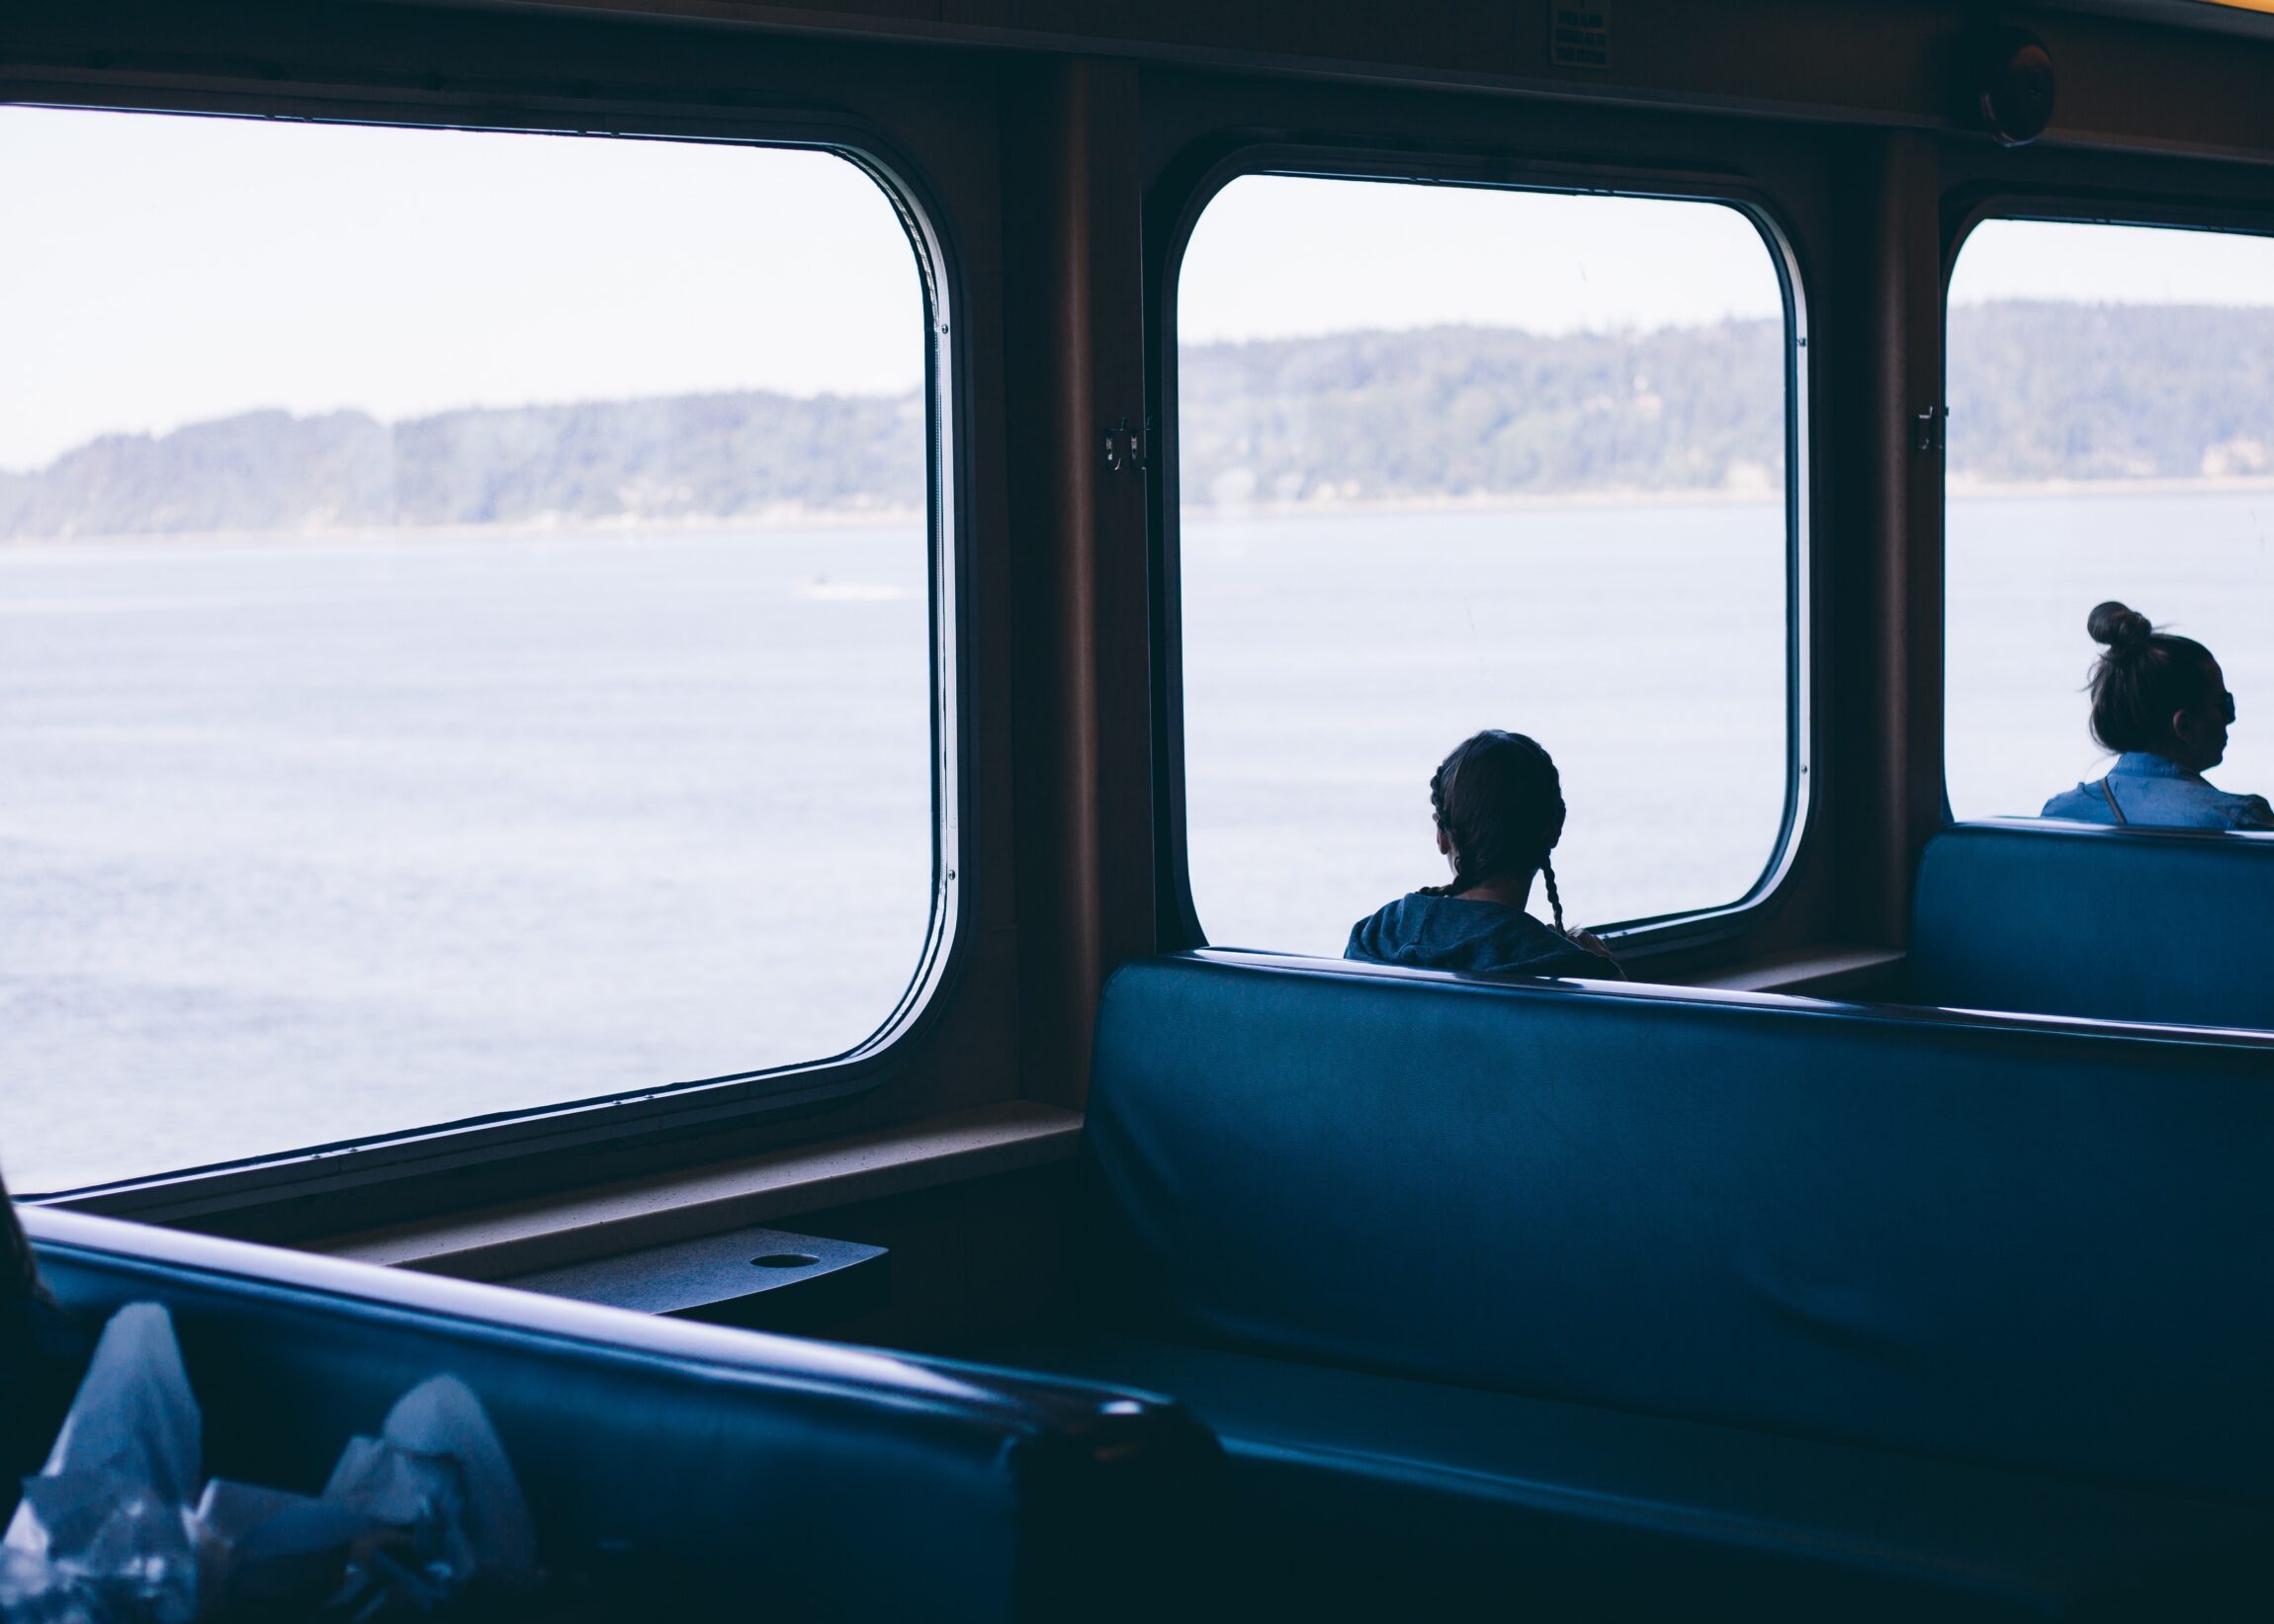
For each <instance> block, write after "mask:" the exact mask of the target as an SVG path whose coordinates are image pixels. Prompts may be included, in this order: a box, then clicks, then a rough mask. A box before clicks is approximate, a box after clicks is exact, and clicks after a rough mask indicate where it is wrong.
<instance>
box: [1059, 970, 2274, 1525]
mask: <svg viewBox="0 0 2274 1624" xmlns="http://www.w3.org/2000/svg"><path fill="white" fill-rule="evenodd" d="M1088 1143H1089V1154H1091V1156H1092V1159H1093V1164H1094V1167H1095V1169H1096V1172H1097V1174H1098V1183H1099V1185H1100V1187H1101V1190H1102V1199H1103V1201H1104V1204H1105V1206H1106V1209H1107V1219H1108V1222H1109V1224H1110V1225H1111V1226H1112V1227H1113V1229H1114V1231H1116V1232H1117V1234H1118V1238H1119V1240H1120V1242H1121V1244H1122V1245H1123V1246H1124V1247H1125V1248H1126V1253H1127V1267H1128V1268H1129V1270H1130V1288H1129V1291H1128V1293H1127V1295H1128V1296H1129V1297H1130V1298H1131V1299H1133V1300H1135V1301H1138V1302H1141V1303H1142V1304H1143V1305H1144V1307H1143V1309H1142V1310H1141V1317H1142V1319H1143V1322H1144V1328H1145V1329H1147V1330H1148V1331H1149V1332H1150V1333H1153V1334H1160V1335H1166V1336H1169V1337H1173V1338H1181V1339H1185V1340H1193V1341H1203V1342H1209V1343H1216V1344H1227V1345H1233V1346H1237V1347H1242V1348H1246V1349H1249V1350H1251V1351H1256V1352H1264V1353H1272V1354H1278V1355H1283V1356H1286V1357H1290V1358H1298V1359H1303V1360H1308V1361H1312V1362H1317V1363H1324V1364H1330V1365H1342V1366H1355V1367H1362V1368H1366V1369H1370V1370H1374V1371H1379V1372H1384V1373H1388V1374H1394V1375H1401V1376H1409V1377H1415V1378H1421V1379H1427V1380H1434V1381H1439V1382H1447V1383H1458V1384H1463V1385H1466V1386H1471V1387H1477V1388H1488V1389H1498V1390H1505V1391H1512V1392H1522V1393H1531V1394H1537V1395H1542V1396H1546V1397H1552V1398H1564V1399H1571V1400H1576V1401H1582V1402H1590V1403H1595V1404H1601V1405H1607V1406H1613V1407H1617V1408H1621V1409H1628V1410H1642V1411H1647V1412H1653V1413H1659V1414H1666V1415H1676V1416H1685V1417H1692V1418H1697V1419H1704V1420H1714V1421H1725V1422H1731V1423H1736V1424H1740V1425H1747V1426H1753V1427H1759V1428H1766V1429H1771V1430H1778V1431H1785V1432H1792V1433H1799V1434H1803V1435H1810V1436H1818V1437H1826V1438H1834V1439H1841V1440H1846V1441H1850V1442H1858V1443H1865V1444H1876V1445H1880V1446H1885V1447H1889V1448H1895V1449H1902V1450H1908V1451H1916V1452H1922V1453H1930V1454H1938V1455H1943V1456H1947V1457H1952V1458H1966V1459H1972V1460H1979V1461H1987V1462H1994V1463H2002V1464H2008V1465H2015V1466H2023V1467H2032V1468H2041V1469H2050V1470H2058V1471H2070V1472H2079V1473H2087V1474H2095V1475H2104V1476H2109V1477H2114V1478H2120V1479H2126V1480H2133V1481H2151V1482H2156V1483H2161V1484H2166V1485H2171V1486H2179V1487H2195V1488H2203V1489H2210V1490H2215V1491H2232V1492H2236V1493H2243V1494H2252V1495H2260V1494H2265V1493H2268V1492H2270V1491H2274V1383H2269V1380H2268V1376H2267V1368H2268V1356H2269V1354H2270V1353H2274V1271H2270V1270H2269V1267H2268V1260H2269V1258H2270V1257H2274V1176H2269V1163H2270V1161H2274V1046H2270V1045H2269V1043H2268V1042H2267V1041H2265V1040H2261V1039H2256V1038H2253V1037H2250V1036H2247V1035H2245V1036H2242V1037H2239V1038H2235V1039H2231V1040H2228V1039H2221V1038H2216V1037H2213V1036H2211V1035H2206V1034H2156V1033H2153V1032H2146V1033H2143V1032H2139V1031H2122V1030H2098V1031H2096V1030H2093V1029H2090V1028H2085V1027H2079V1026H2077V1025H2076V1024H2075V1023H2066V1024H2063V1023H2055V1022H2043V1021H2031V1020H2026V1019H2018V1018H2001V1017H1994V1016H1993V1017H1935V1016H1930V1015H1923V1014H1920V1013H1918V1012H1909V1011H1902V1010H1875V1009H1870V1008H1866V1007H1862V1006H1853V1005H1837V1004H1824V1003H1816V1002H1812V1001H1810V1000H1805V999H1797V998H1787V997H1779V996H1776V995H1772V994H1741V993H1707V992H1693V991H1689V990H1687V989H1678V988H1663V987H1661V988H1652V987H1643V986H1624V985H1618V984H1605V983H1569V982H1566V983H1530V984H1519V983H1504V984H1489V983H1479V982H1474V981H1464V980H1460V979H1456V978H1452V977H1441V976H1429V975H1416V974H1413V973H1401V972H1394V971H1379V970H1370V969H1366V968H1362V967H1351V966H1343V965H1339V964H1336V963H1334V962H1331V961H1274V960H1266V959H1261V958H1251V957H1248V956H1244V955H1236V954H1194V955H1180V956H1175V957H1170V958H1164V959H1154V960H1147V961H1142V962H1139V963H1136V964H1132V965H1130V966H1127V967H1126V968H1124V969H1123V970H1122V971H1121V972H1120V973H1119V974H1118V975H1116V976H1115V977H1114V979H1113V981H1112V983H1110V984H1109V986H1108V987H1107V989H1106V992H1105V996H1104V1000H1103V1004H1102V1007H1101V1010H1100V1018H1099V1025H1098V1029H1097V1043H1096V1055H1095V1061H1094V1065H1093V1075H1092V1082H1091V1095H1090V1117H1089V1129H1088Z"/></svg>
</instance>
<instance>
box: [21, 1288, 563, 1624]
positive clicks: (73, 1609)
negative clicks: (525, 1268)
mask: <svg viewBox="0 0 2274 1624" xmlns="http://www.w3.org/2000/svg"><path fill="white" fill-rule="evenodd" d="M201 1441H202V1440H201V1421H200V1416H199V1411H198V1407H197V1402H196V1400H195V1398H194V1397H193V1396H192V1395H191V1392H190V1385H189V1378H188V1375H187V1373H186V1372H185V1371H184V1370H183V1368H182V1359H181V1352H180V1349H179V1347H178V1346H177V1344H176V1343H175V1340H174V1333H173V1324H172V1322H171V1321H170V1320H169V1319H168V1318H167V1316H166V1312H165V1310H164V1309H162V1308H160V1307H158V1306H157V1305H155V1304H150V1303H139V1304H133V1305H131V1306H129V1307H127V1308H124V1309H121V1310H120V1311H119V1312H118V1314H116V1315H115V1316H113V1317H112V1320H111V1323H110V1325H107V1326H106V1327H105V1328H104V1331H103V1336H102V1340H101V1342H100V1343H98V1345H97V1347H96V1350H95V1357H94V1360H93V1362H92V1363H91V1364H90V1366H89V1367H88V1371H87V1376H86V1379H85V1380H84V1381H83V1382H82V1383H81V1384H80V1388H79V1394H78V1397H77V1398H76V1399H75V1400H74V1401H73V1403H72V1406H71V1412H70V1414H69V1416H68V1417H67V1418H66V1419H65V1421H64V1423H63V1429H62V1431H61V1433H60V1434H59V1435H58V1436H57V1438H56V1440H55V1445H54V1448H53V1449H52V1450H51V1451H50V1452H49V1454H48V1458H47V1464H46V1466H45V1467H44V1470H43V1471H42V1472H41V1474H40V1475H39V1476H38V1477H35V1478H28V1479H26V1480H25V1483H24V1499H23V1502H22V1504H20V1505H19V1506H18V1508H17V1511H16V1515H15V1517H14V1519H13V1520H12V1521H11V1522H10V1523H9V1525H8V1530H7V1533H6V1535H5V1536H4V1537H0V1621H4V1624H188V1621H189V1620H192V1619H197V1618H220V1617H226V1616H227V1615H229V1614H230V1613H232V1612H237V1611H239V1610H241V1609H244V1608H247V1607H251V1608H262V1607H265V1608H268V1609H270V1611H271V1612H272V1613H273V1611H274V1609H275V1608H276V1607H277V1606H278V1605H280V1604H290V1603H296V1602H297V1603H299V1604H301V1606H302V1608H303V1610H305V1611H307V1612H312V1613H317V1614H319V1616H337V1617H342V1618H350V1619H355V1620H366V1619H379V1618H383V1617H389V1616H395V1615H398V1614H401V1613H406V1612H410V1613H415V1612H427V1611H431V1610H433V1609H435V1608H437V1607H439V1606H442V1605H443V1604H445V1603H447V1602H449V1601H450V1600H452V1599H453V1598H454V1597H457V1596H459V1595H462V1594H463V1593H464V1592H465V1591H466V1589H467V1587H468V1586H469V1585H470V1584H473V1583H474V1582H475V1581H477V1580H480V1581H482V1583H483V1584H484V1585H485V1586H495V1587H498V1588H501V1589H507V1590H512V1589H521V1588H526V1587H529V1586H532V1585H534V1584H535V1583H536V1582H537V1581H538V1580H539V1578H540V1577H541V1576H540V1574H539V1570H538V1568H537V1562H536V1537H535V1533H534V1530H533V1529H532V1527H531V1524H530V1520H529V1509H528V1505H527V1502H526V1501H524V1500H523V1498H522V1496H521V1487H520V1484H519V1482H518V1481H517V1480H516V1479H515V1477H514V1475H513V1468H512V1466H511V1464H510V1463H509V1462H508V1461H507V1460H506V1458H505V1450H504V1446H503V1445H502V1444H500V1443H499V1442H498V1439H497V1434H496V1432H495V1431H494V1430H492V1429H491V1427H490V1425H489V1418H488V1416H487V1415H486V1414H485V1413H484V1412H483V1410H482V1409H481V1401H480V1400H479V1399H477V1398H476V1397H475V1396H474V1394H473V1392H472V1391H471V1390H470V1389H469V1388H468V1387H467V1386H466V1384H465V1383H463V1382H461V1381H459V1380H458V1379H457V1378H456V1377H452V1376H437V1377H433V1378H430V1379H429V1380H427V1381H424V1382H421V1383H420V1384H418V1386H416V1387H414V1388H412V1389H411V1390H410V1391H409V1392H408V1393H406V1394H404V1395H403V1396H402V1397H401V1398H400V1399H399V1400H397V1401H396V1402H395V1405H394V1408H393V1409H392V1410H390V1411H389V1412H388V1416H387V1421H386V1424H385V1425H384V1426H383V1427H382V1428H381V1431H380V1435H379V1436H378V1437H376V1438H361V1437H359V1438H354V1439H351V1440H350V1441H349V1443H348V1446H347V1448H346V1450H345V1452H344V1453H342V1455H341V1456H340V1459H339V1464H338V1465H337V1466H336V1467H335V1468H334V1469H333V1471H332V1475H331V1480H330V1482H329V1483H328V1484H326V1486H325V1488H324V1491H323V1493H322V1494H321V1495H320V1496H307V1495H298V1494H293V1493H290V1492H288V1491H285V1490H281V1489H269V1488H264V1487H261V1486H258V1485H254V1484H241V1483H232V1482H230V1481H228V1480H226V1479H215V1480H214V1481H213V1482H211V1483H209V1484H207V1485H206V1486H205V1490H204V1493H203V1494H202V1495H199V1496H197V1498H196V1501H195V1503H194V1504H193V1503H192V1499H191V1496H192V1495H193V1493H194V1492H195V1485H196V1484H197V1482H198V1479H199V1476H200V1469H201V1464H202V1452H201Z"/></svg>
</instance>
